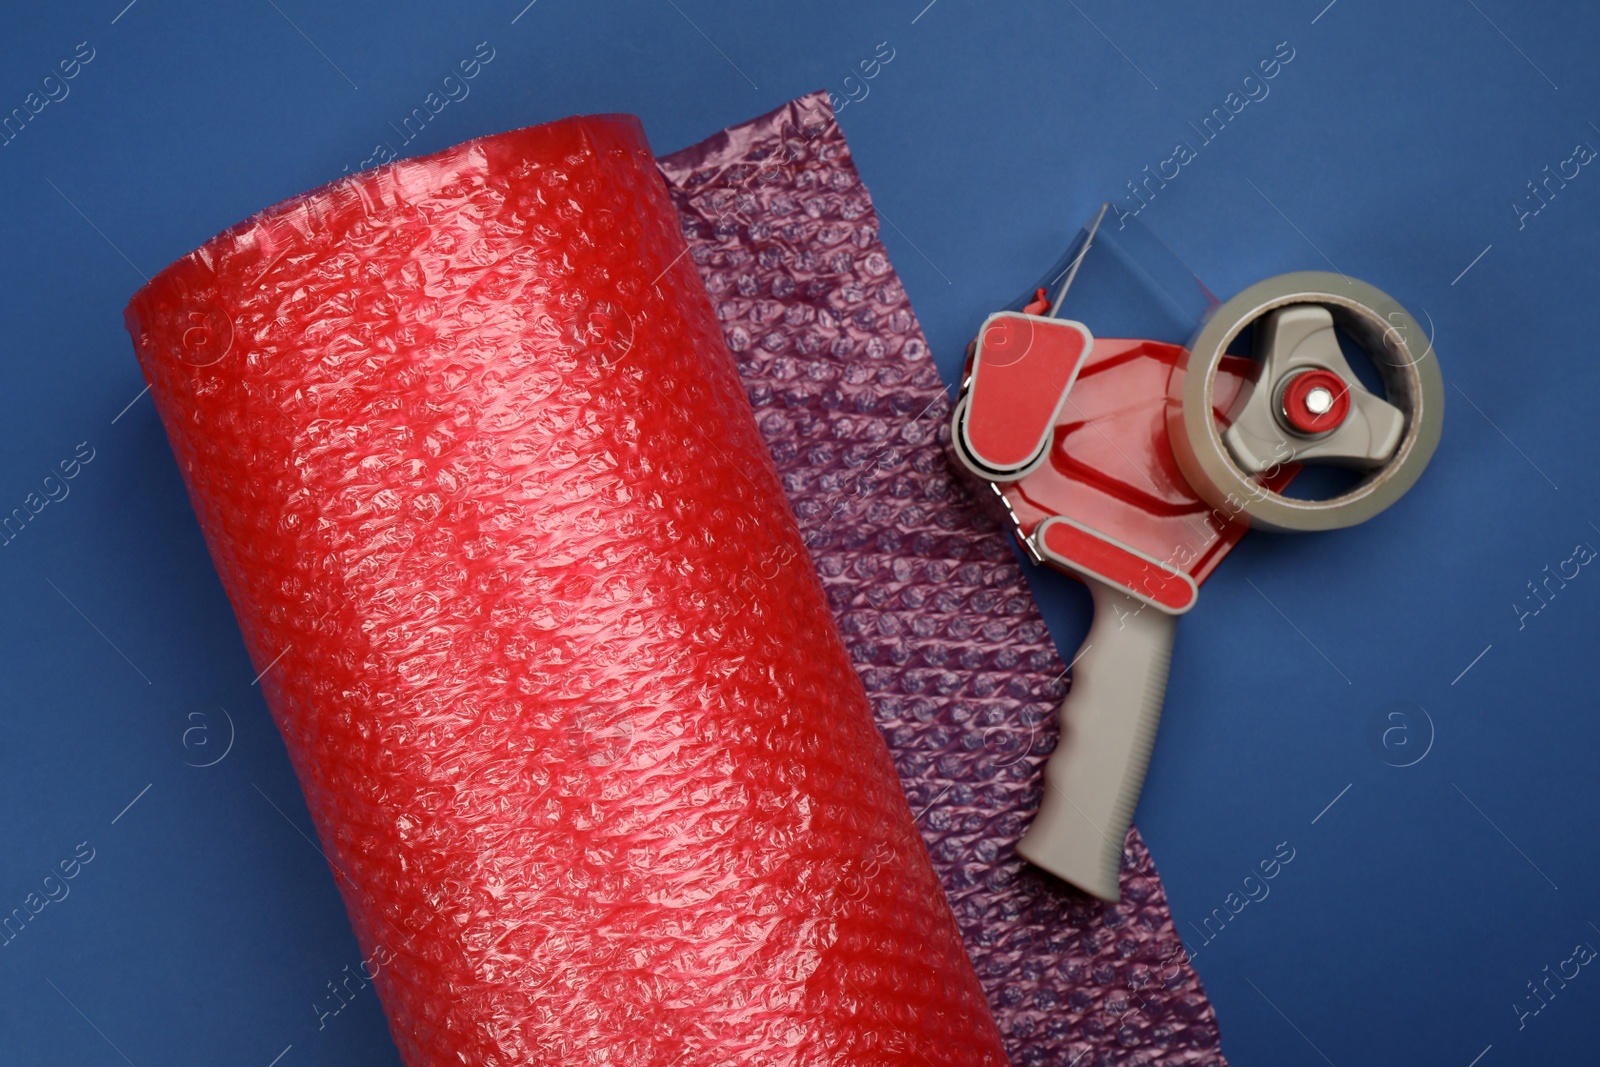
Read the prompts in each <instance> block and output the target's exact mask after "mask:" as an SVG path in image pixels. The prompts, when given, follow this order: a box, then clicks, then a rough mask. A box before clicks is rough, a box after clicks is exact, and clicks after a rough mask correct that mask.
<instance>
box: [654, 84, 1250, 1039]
mask: <svg viewBox="0 0 1600 1067" xmlns="http://www.w3.org/2000/svg"><path fill="white" fill-rule="evenodd" d="M662 171H663V173H664V174H665V175H666V177H667V179H668V182H669V184H670V185H671V186H672V187H673V195H674V198H675V200H676V201H677V203H678V206H679V210H680V212H681V214H682V218H683V224H684V229H685V233H686V234H687V235H688V237H689V241H690V244H691V246H692V247H693V249H694V253H693V254H694V258H695V261H696V263H697V264H698V265H699V267H700V273H701V277H702V278H703V279H704V281H705V285H706V289H707V291H708V292H709V293H710V294H711V298H712V301H713V303H714V304H715V306H716V311H717V317H718V318H719V319H720V320H721V322H722V325H723V330H724V332H725V334H726V336H727V338H728V345H729V347H730V348H731V349H732V350H733V352H734V353H735V358H736V359H737V360H738V363H739V371H740V374H741V376H742V377H743V378H744V381H745V384H746V387H747V389H748V391H749V395H750V399H751V401H752V403H753V405H754V407H755V409H756V418H757V422H758V424H759V426H760V427H761V430H762V433H763V435H764V436H765V437H766V441H767V444H768V446H769V447H770V448H771V450H772V453H773V456H774V458H775V459H776V461H777V465H778V469H779V471H780V472H781V473H782V476H783V483H784V488H785V490H786V491H787V492H788V494H789V498H790V500H791V501H792V503H793V506H794V510H795V513H796V514H797V516H798V517H799V520H800V524H801V527H802V528H803V529H804V531H805V538H806V544H807V546H808V547H809V548H810V550H811V553H812V555H813V557H814V558H815V560H816V564H817V568H818V570H819V572H820V573H821V576H822V582H823V585H824V587H825V588H826V589H827V592H828V598H829V601H830V603H831V604H832V606H833V610H834V612H835V614H836V616H837V617H838V619H839V623H840V627H841V629H842V632H843V634H844V639H845V642H846V644H847V645H848V646H849V649H850V654H851V656H852V658H853V659H854V660H855V662H856V665H857V668H858V669H859V670H860V672H861V675H862V678H863V680H864V681H865V683H866V686H867V691H868V693H869V695H870V696H871V698H872V701H873V706H874V708H875V710H876V713H877V716H878V723H879V726H880V728H881V729H882V730H883V731H884V734H885V736H886V737H887V739H888V741H889V746H890V749H891V751H892V752H893V753H894V758H895V762H896V764H897V766H898V768H899V772H900V776H901V779H902V781H903V782H904V783H905V787H906V792H907V794H908V796H909V797H910V799H911V802H912V806H913V809H914V810H915V811H917V812H919V813H920V818H919V825H920V827H921V829H922V833H923V837H924V839H925V840H926V841H927V843H928V847H929V850H930V852H931V853H932V856H933V861H934V865H935V867H936V868H937V869H938V871H939V876H940V878H941V879H942V880H943V883H944V887H945V889H946V891H947V892H948V894H949V896H950V900H951V903H952V905H953V906H954V908H955V912H956V916H957V919H958V920H959V922H960V923H961V928H962V933H963V934H964V936H965V938H966V944H967V949H968V951H969V952H970V953H971V955H972V959H973V962H974V965H975V966H976V967H977V969H978V973H979V975H980V977H981V978H982V980H983V984H984V988H985V989H986V990H987V992H988V996H989V1002H990V1004H991V1005H992V1006H993V1008H994V1013H995V1017H996V1019H997V1021H998V1022H999V1024H1000V1027H1001V1029H1002V1031H1003V1032H1004V1034H1005V1038H1006V1044H1007V1048H1008V1050H1009V1051H1010V1055H1011V1060H1012V1062H1013V1063H1015V1064H1017V1065H1018V1067H1041V1065H1050V1067H1068V1065H1076V1067H1109V1065H1113V1064H1116V1065H1150V1064H1182V1065H1190V1067H1202V1065H1203V1067H1222V1065H1223V1064H1224V1062H1225V1061H1224V1060H1223V1057H1222V1054H1221V1051H1220V1048H1219V1044H1218V1036H1217V1026H1216V1018H1215V1015H1214V1013H1213V1011H1212V1008H1211V1005H1210V1002H1209V1001H1208V1000H1207V999H1206V997H1205V993H1204V991H1203V990H1202V988H1201V985H1200V980H1199V977H1198V976H1197V975H1196V973H1195V971H1194V968H1193V966H1192V965H1191V963H1190V961H1189V958H1188V956H1187V955H1186V953H1185V951H1184V949H1183V946H1182V943H1181V942H1180V940H1179V937H1178V934H1177V932H1176V930H1175V929H1174V928H1173V923H1172V916H1171V913H1170V911H1169V910H1168V907H1167V901H1166V895H1165V893H1164V892H1163V891H1162V888H1161V882H1160V880H1159V878H1158V877H1157V875H1156V872H1155V869H1154V867H1153V866H1152V864H1151V861H1150V854H1149V852H1148V851H1147V850H1146V849H1145V846H1144V842H1143V841H1142V840H1141V839H1140V837H1139V833H1138V831H1137V830H1131V831H1130V832H1129V834H1128V839H1127V842H1126V845H1125V848H1124V867H1123V872H1122V902H1121V903H1120V904H1106V903H1103V902H1101V901H1098V900H1095V899H1093V898H1091V897H1089V896H1087V895H1085V894H1083V893H1080V892H1078V891H1076V890H1074V889H1072V888H1070V887H1068V886H1066V885H1065V884H1064V883H1062V882H1059V881H1057V880H1055V879H1054V878H1051V877H1050V876H1049V875H1046V874H1043V873H1041V872H1039V871H1038V870H1037V869H1035V868H1033V867H1032V866H1030V865H1028V864H1026V863H1024V862H1022V860H1021V859H1019V858H1018V856H1017V854H1016V851H1015V844H1016V842H1017V840H1018V838H1020V837H1021V835H1022V831H1023V830H1024V829H1025V828H1026V826H1027V822H1028V820H1029V819H1030V818H1031V817H1032V815H1033V812H1034V811H1035V810H1036V809H1037V808H1038V804H1039V798H1040V790H1041V782H1042V773H1043V766H1044V762H1045V759H1046V757H1047V756H1048V755H1049V753H1050V752H1051V750H1052V749H1053V748H1054V746H1055V741H1056V718H1055V709H1056V705H1057V704H1058V703H1059V701H1060V699H1061V696H1062V695H1063V693H1064V685H1063V680H1064V679H1065V678H1066V676H1067V672H1066V664H1065V663H1063V662H1062V661H1061V657H1060V656H1059V655H1058V653H1057V651H1056V648H1055V646H1054V645H1053V644H1052V643H1051V640H1050V637H1049V635H1048V633H1047V632H1046V631H1045V627H1044V622H1043V620H1042V619H1041V618H1040V616H1039V612H1038V609H1037V608H1036V607H1035V606H1034V604H1033V600H1032V598H1031V597H1030V596H1029V594H1028V590H1027V586H1026V584H1025V582H1024V579H1023V575H1022V572H1021V570H1020V569H1019V567H1018V565H1017V563H1016V562H1015V560H1014V557H1013V556H1012V554H1011V553H1010V552H1009V551H1008V549H1007V547H1006V544H1005V535H1004V534H1003V533H1002V532H1001V531H999V530H998V529H997V528H996V527H995V526H994V524H993V523H992V522H991V521H990V519H989V513H988V512H987V511H986V510H982V509H979V508H977V507H975V506H974V504H973V501H971V500H970V499H969V498H968V496H967V492H966V489H965V488H964V483H963V482H961V481H960V480H959V479H957V478H955V477H954V476H953V475H952V473H951V470H950V467H949V465H948V461H947V459H946V449H947V446H948V439H949V438H948V429H947V427H948V423H949V413H950V407H949V400H948V397H947V394H946V392H945V389H944V387H943V385H942V384H941V382H940V379H939V375H938V372H937V371H936V369H935V367H934V364H933V361H932V359H931V358H930V356H929V353H928V348H927V344H926V342H925V340H924V338H923V336H922V331H921V329H920V328H919V327H918V325H917V321H916V318H915V317H914V316H913V314H912V311H911V307H910V304H909V303H908V301H907V299H906V294H905V291H904V290H903V289H902V287H901V285H900V281H899V279H898V278H897V277H896V275H895V273H894V270H893V267H892V266H891V265H890V263H889V259H888V256H887V254H886V252H885V250H884V247H883V245H882V243H881V242H880V241H879V237H878V218H877V216H876V215H875V213H874V211H873V208H872V202H871V199H870V197H869V196H868V193H867V190H866V189H865V188H864V187H863V186H862V184H861V181H860V179H859V178H858V176H857V174H856V169H855V165H854V164H853V163H852V161H851V159H850V154H849V150H848V147H847V146H846V144H845V140H844V137H843V134H842V133H841V132H840V130H839V127H838V125H837V124H836V123H835V121H834V119H833V115H832V113H831V111H830V110H829V108H828V105H827V95H826V94H825V93H819V94H815V95H813V96H810V97H805V98H802V99H800V100H797V101H795V102H794V103H792V104H790V105H788V106H787V107H784V108H781V109H779V110H778V111H775V112H773V113H772V114H770V115H766V116H763V117H762V118H760V119H757V120H754V121H752V122H750V123H747V124H745V125H743V126H739V127H735V128H733V129H730V130H727V131H725V132H723V133H721V134H718V135H716V136H714V137H712V138H710V139H708V140H707V141H705V142H704V143H703V144H701V145H697V146H694V147H692V148H689V149H685V150H684V151H683V152H681V153H678V154H676V155H673V156H670V157H667V158H666V159H663V160H662ZM973 315H974V319H973V321H974V325H976V323H977V322H978V321H980V320H981V318H982V309H979V308H975V309H973ZM951 1062H956V1061H954V1060H952V1061H951Z"/></svg>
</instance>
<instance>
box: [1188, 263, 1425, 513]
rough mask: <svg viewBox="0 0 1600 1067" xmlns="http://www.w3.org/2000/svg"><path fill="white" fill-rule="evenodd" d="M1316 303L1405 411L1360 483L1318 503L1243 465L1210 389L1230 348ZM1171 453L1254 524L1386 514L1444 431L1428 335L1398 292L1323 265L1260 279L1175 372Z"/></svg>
mask: <svg viewBox="0 0 1600 1067" xmlns="http://www.w3.org/2000/svg"><path fill="white" fill-rule="evenodd" d="M1295 304H1316V305H1318V306H1321V307H1325V308H1327V309H1328V311H1329V312H1330V313H1331V314H1332V316H1333V319H1334V322H1335V323H1336V324H1337V325H1339V326H1340V327H1342V328H1343V329H1345V330H1346V331H1347V332H1348V333H1350V334H1351V335H1352V336H1353V337H1354V338H1355V340H1356V341H1357V342H1359V343H1360V344H1361V346H1362V347H1363V348H1364V349H1365V350H1366V352H1367V354H1368V355H1369V356H1370V357H1371V359H1372V363H1373V366H1374V368H1375V369H1376V370H1377V372H1378V375H1379V377H1380V378H1381V379H1382V380H1383V384H1384V387H1385V390H1386V391H1387V393H1388V396H1389V399H1390V401H1391V403H1393V404H1395V405H1396V406H1397V407H1399V408H1400V409H1401V410H1402V412H1403V413H1404V414H1405V416H1406V426H1405V431H1404V433H1403V434H1402V436H1401V438H1400V442H1399V445H1398V447H1397V448H1396V449H1395V452H1394V455H1393V456H1392V457H1391V458H1390V459H1389V460H1388V462H1387V463H1385V464H1384V465H1383V466H1382V467H1381V468H1379V469H1378V470H1375V471H1373V472H1372V473H1371V474H1369V475H1367V476H1366V477H1364V478H1362V479H1361V481H1359V482H1358V483H1357V484H1356V485H1354V486H1352V487H1351V488H1349V489H1347V490H1345V491H1344V492H1341V493H1339V494H1338V495H1337V496H1333V497H1329V498H1327V499H1324V500H1304V499H1300V498H1296V497H1290V496H1285V495H1283V494H1282V493H1278V492H1274V491H1273V490H1271V489H1268V488H1266V487H1265V486H1263V485H1261V484H1260V483H1259V482H1258V481H1257V480H1256V478H1255V476H1253V475H1252V474H1250V473H1247V472H1246V471H1244V470H1243V469H1241V468H1240V466H1239V464H1238V462H1237V461H1236V460H1235V458H1234V457H1233V456H1232V455H1231V454H1230V453H1229V451H1228V447H1227V445H1226V444H1225V443H1224V442H1223V439H1222V429H1221V428H1220V427H1219V426H1218V425H1217V420H1216V418H1215V417H1214V416H1213V414H1212V411H1213V402H1214V401H1213V396H1212V386H1213V383H1214V382H1215V380H1216V373H1217V368H1218V367H1219V366H1220V365H1221V363H1222V357H1223V356H1225V355H1226V354H1227V352H1228V347H1229V346H1230V345H1231V344H1233V342H1234V340H1235V339H1236V338H1237V337H1238V336H1239V334H1240V333H1242V332H1243V331H1244V329H1245V328H1246V327H1248V326H1249V325H1250V324H1252V323H1254V322H1256V321H1257V320H1259V319H1260V318H1261V317H1262V316H1264V315H1266V314H1267V313H1268V312H1271V311H1273V310H1274V309H1277V308H1282V307H1289V306H1291V305H1295ZM1171 387H1172V402H1171V403H1169V405H1168V409H1167V410H1168V420H1167V421H1168V426H1169V430H1170V433H1169V437H1170V439H1171V441H1172V451H1173V455H1174V457H1175V458H1176V459H1177V461H1178V466H1179V467H1180V468H1181V469H1182V471H1183V474H1184V477H1185V478H1186V479H1187V480H1188V482H1189V484H1190V485H1192V486H1194V488H1195V491H1196V492H1198V493H1199V494H1200V495H1201V496H1202V497H1204V498H1205V499H1206V501H1207V502H1208V503H1210V504H1212V505H1213V506H1214V507H1216V508H1218V509H1220V510H1223V511H1224V512H1225V513H1226V514H1228V515H1230V516H1234V517H1242V518H1243V519H1244V520H1245V521H1248V522H1249V523H1250V525H1252V526H1254V527H1258V528H1261V529H1267V530H1275V531H1279V532H1303V531H1319V530H1336V529H1341V528H1343V527H1346V526H1354V525H1356V524H1357V523H1362V522H1366V521H1367V520H1368V519H1370V518H1372V517H1373V516H1375V515H1377V514H1378V513H1379V512H1382V511H1384V510H1385V509H1387V508H1388V507H1390V506H1391V505H1393V504H1394V503H1395V501H1397V500H1399V499H1400V497H1402V496H1404V495H1405V493H1406V491H1407V490H1408V489H1410V488H1411V487H1412V486H1413V485H1415V484H1416V481H1417V479H1418V478H1419V477H1421V476H1422V472H1423V470H1424V469H1425V468H1426V467H1427V465H1428V461H1429V460H1430V459H1432V458H1433V453H1434V450H1435V449H1436V448H1437V447H1438V445H1439V438H1440V436H1441V434H1442V432H1443V429H1444V380H1443V378H1442V376H1441V375H1440V373H1439V358H1438V356H1437V355H1436V354H1435V352H1434V350H1433V341H1432V339H1431V338H1429V336H1428V335H1427V334H1426V333H1425V332H1424V331H1423V329H1422V327H1421V326H1420V325H1419V324H1418V323H1417V321H1416V319H1414V318H1412V317H1411V313H1410V312H1408V311H1407V310H1406V309H1405V308H1404V307H1402V306H1401V305H1400V303H1399V302H1398V301H1397V300H1395V299H1394V297H1392V296H1390V295H1389V294H1387V293H1385V292H1383V291H1382V290H1381V289H1378V288H1377V287H1376V286H1373V285H1369V284H1367V283H1366V282H1363V281H1360V280H1358V279H1356V278H1351V277H1349V276H1347V275H1343V274H1333V273H1330V272H1328V271H1299V272H1295V273H1292V274H1279V275H1276V276H1274V277H1271V278H1267V279H1265V280H1263V281H1260V282H1257V283H1256V284H1255V285H1252V286H1250V287H1249V288H1248V289H1245V290H1244V291H1243V292H1241V293H1239V294H1238V295H1237V296H1235V297H1234V298H1233V299H1231V300H1228V301H1227V302H1225V303H1224V304H1222V305H1221V306H1220V307H1218V308H1217V309H1216V310H1215V311H1213V312H1212V313H1211V315H1210V316H1209V317H1208V318H1207V320H1206V322H1205V324H1204V325H1203V326H1202V327H1201V328H1200V331H1199V333H1198V334H1196V336H1195V339H1194V341H1193V343H1192V344H1190V345H1189V352H1188V355H1186V356H1185V358H1184V360H1183V362H1182V363H1180V364H1179V365H1178V367H1177V368H1176V370H1175V371H1174V373H1173V377H1172V383H1171Z"/></svg>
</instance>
